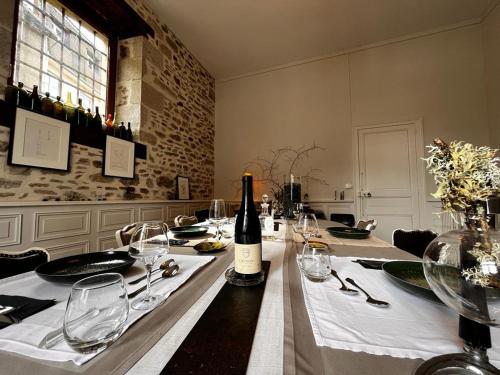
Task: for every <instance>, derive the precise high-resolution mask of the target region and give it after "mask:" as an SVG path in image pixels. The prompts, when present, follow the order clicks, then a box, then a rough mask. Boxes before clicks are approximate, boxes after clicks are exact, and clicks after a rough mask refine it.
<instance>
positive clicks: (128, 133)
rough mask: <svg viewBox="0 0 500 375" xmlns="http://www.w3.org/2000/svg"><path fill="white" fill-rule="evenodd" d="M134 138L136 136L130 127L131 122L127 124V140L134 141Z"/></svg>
mask: <svg viewBox="0 0 500 375" xmlns="http://www.w3.org/2000/svg"><path fill="white" fill-rule="evenodd" d="M133 140H134V136H133V134H132V129H131V128H130V122H129V123H128V125H127V141H130V142H132V141H133Z"/></svg>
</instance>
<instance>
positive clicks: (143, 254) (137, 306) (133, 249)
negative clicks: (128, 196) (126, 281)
mask: <svg viewBox="0 0 500 375" xmlns="http://www.w3.org/2000/svg"><path fill="white" fill-rule="evenodd" d="M167 231H168V227H167V226H166V224H164V223H162V222H161V221H149V222H144V223H142V224H140V225H139V226H138V228H137V229H136V231H135V232H134V233H133V234H132V238H131V239H130V245H129V249H128V253H129V254H130V256H132V257H134V258H136V259H137V260H139V261H141V262H143V263H144V265H145V266H146V272H147V278H146V280H147V281H146V282H147V288H146V294H145V295H144V297H142V298H141V299H137V300H135V301H134V302H133V303H132V305H131V306H132V308H133V309H134V310H150V309H152V308H154V307H156V306H157V305H158V304H159V303H160V302H161V301H162V299H161V296H159V295H152V294H151V291H150V287H151V270H152V269H153V265H154V264H155V262H156V261H157V260H158V259H159V258H160V257H161V256H162V255H163V254H166V253H168V250H169V244H168V237H167Z"/></svg>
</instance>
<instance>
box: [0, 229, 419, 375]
mask: <svg viewBox="0 0 500 375" xmlns="http://www.w3.org/2000/svg"><path fill="white" fill-rule="evenodd" d="M285 225H286V231H285V232H284V237H283V238H281V239H277V240H274V241H264V242H263V259H264V260H269V261H271V268H270V270H269V276H268V280H267V284H266V288H265V292H264V297H263V301H262V305H261V309H260V314H259V319H258V323H257V328H256V332H255V336H254V340H253V345H252V350H251V354H250V360H249V363H248V367H247V374H347V375H348V374H373V373H374V371H375V370H374V369H376V372H377V373H383V374H412V373H413V372H414V370H415V369H416V368H417V367H418V365H419V363H421V362H422V360H420V359H408V358H396V357H391V356H388V355H372V354H367V353H364V352H353V351H349V350H339V349H332V348H329V347H326V346H317V345H316V342H315V338H314V334H313V331H312V328H311V323H310V321H309V316H308V313H307V309H306V306H305V302H304V296H303V291H302V283H301V277H302V276H301V273H300V270H299V267H298V264H297V261H296V257H297V254H298V253H299V252H300V251H301V249H302V243H300V242H297V241H294V238H293V232H292V230H291V226H290V224H285ZM322 225H323V226H325V225H335V223H332V222H324V223H322ZM331 248H332V251H333V255H335V256H337V257H346V256H351V257H369V258H386V259H401V260H416V259H417V258H415V257H414V256H413V255H411V254H409V253H406V252H404V251H402V250H399V249H397V248H395V247H393V246H391V245H389V244H386V246H384V245H380V244H379V245H377V246H366V245H365V246H356V245H344V244H343V245H334V246H331ZM117 250H126V249H125V248H123V249H117ZM232 250H233V248H232V246H229V247H228V250H227V251H223V252H220V253H217V254H214V255H215V256H216V260H215V261H214V262H211V263H210V264H209V265H208V266H206V267H204V268H202V269H201V270H199V271H198V272H197V273H196V274H194V275H193V276H192V277H191V278H190V279H189V281H188V282H186V283H185V284H184V285H183V286H182V287H181V288H180V289H178V290H177V291H176V292H175V293H173V294H172V295H170V296H169V298H168V299H167V301H166V302H165V303H163V304H162V305H161V306H159V307H158V308H156V309H154V310H153V311H151V312H150V313H149V314H148V315H146V316H145V317H143V318H142V319H140V320H139V321H137V322H136V323H135V324H134V325H132V326H131V327H130V328H129V329H128V330H127V331H126V332H125V333H124V334H123V335H122V336H121V337H120V338H119V339H118V340H117V341H116V342H115V343H114V344H112V345H111V346H110V347H109V348H107V349H106V350H105V351H104V352H102V353H100V354H99V355H98V356H97V357H95V358H93V359H92V360H90V361H89V362H87V363H85V364H83V365H82V366H76V365H74V364H73V363H71V362H53V361H47V360H41V359H33V358H30V357H26V356H21V355H18V354H16V353H12V352H8V351H1V350H0V374H29V373H36V374H37V375H44V374H72V373H74V374H129V375H132V374H141V375H148V374H159V373H161V372H162V370H163V368H164V367H165V365H166V364H167V363H168V361H169V360H170V358H171V357H172V356H173V354H174V353H175V351H176V350H177V348H178V347H179V346H180V345H181V344H182V342H183V340H184V339H185V338H186V337H187V335H188V334H189V332H190V331H191V329H192V328H193V326H194V325H195V324H196V322H197V321H198V320H199V319H200V317H201V316H202V315H203V312H204V311H205V310H206V308H207V307H208V305H209V304H210V303H211V301H212V300H213V299H214V297H215V296H216V295H217V293H218V292H219V290H220V289H221V288H222V287H223V285H224V283H225V278H224V272H225V270H226V269H227V268H228V267H229V266H230V265H231V264H232V261H233V251H232ZM170 252H171V253H172V254H182V255H198V254H197V252H196V251H195V250H193V249H192V248H191V247H171V251H170ZM201 256H203V255H201ZM134 267H136V266H134ZM5 292H6V291H5V290H2V287H1V286H0V293H5ZM15 292H16V293H17V294H18V295H22V291H15ZM227 308H228V309H230V308H231V306H227ZM214 329H217V327H215V328H214Z"/></svg>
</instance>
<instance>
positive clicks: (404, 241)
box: [392, 229, 437, 258]
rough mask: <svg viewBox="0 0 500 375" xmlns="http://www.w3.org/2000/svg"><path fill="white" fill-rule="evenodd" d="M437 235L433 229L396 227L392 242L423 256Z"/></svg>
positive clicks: (418, 255) (402, 248)
mask: <svg viewBox="0 0 500 375" xmlns="http://www.w3.org/2000/svg"><path fill="white" fill-rule="evenodd" d="M436 237H437V233H434V232H433V231H431V230H411V231H405V230H403V229H396V230H395V231H394V232H392V244H393V245H394V246H396V247H397V248H399V249H401V250H404V251H406V252H408V253H410V254H413V255H415V256H417V257H419V258H422V256H423V255H424V252H425V249H426V248H427V246H428V245H429V244H430V243H431V242H432V240H433V239H434V238H436Z"/></svg>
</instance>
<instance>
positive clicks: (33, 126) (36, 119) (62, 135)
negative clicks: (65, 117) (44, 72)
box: [7, 108, 70, 171]
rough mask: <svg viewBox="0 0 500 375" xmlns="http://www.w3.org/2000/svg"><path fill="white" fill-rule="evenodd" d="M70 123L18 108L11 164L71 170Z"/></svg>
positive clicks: (13, 130)
mask: <svg viewBox="0 0 500 375" xmlns="http://www.w3.org/2000/svg"><path fill="white" fill-rule="evenodd" d="M69 150H70V124H69V123H68V122H65V121H60V120H56V119H54V118H51V117H47V116H43V115H40V114H38V113H35V112H31V111H27V110H25V109H22V108H17V109H16V122H15V124H14V128H13V129H12V130H11V135H10V143H9V155H8V159H7V160H8V163H9V164H10V165H20V166H24V167H35V168H44V169H56V170H59V171H69V157H70V152H69Z"/></svg>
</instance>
